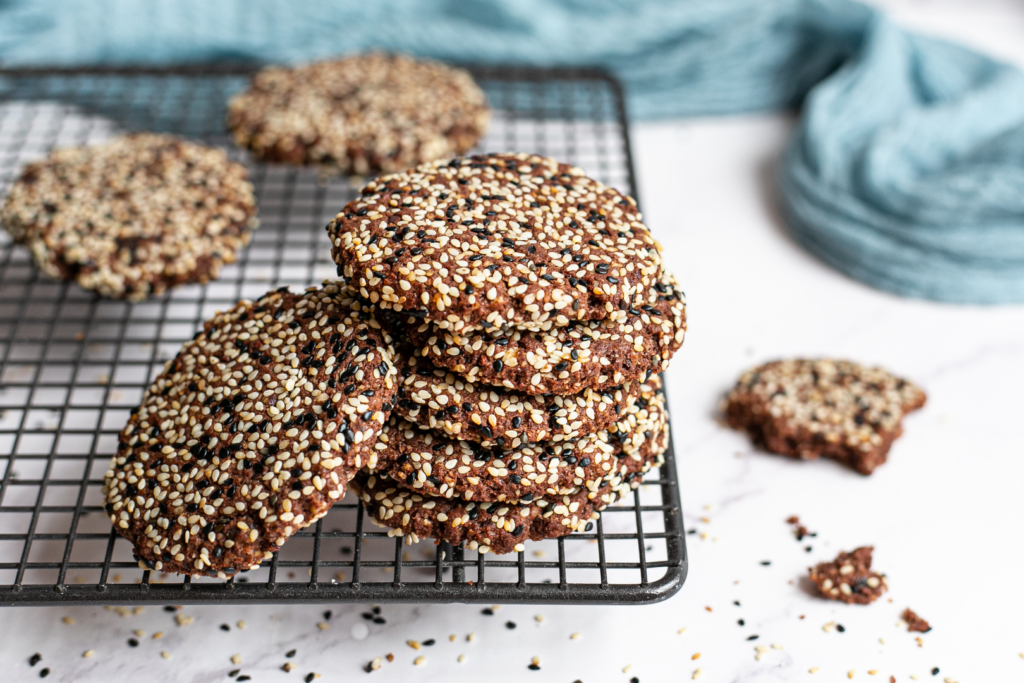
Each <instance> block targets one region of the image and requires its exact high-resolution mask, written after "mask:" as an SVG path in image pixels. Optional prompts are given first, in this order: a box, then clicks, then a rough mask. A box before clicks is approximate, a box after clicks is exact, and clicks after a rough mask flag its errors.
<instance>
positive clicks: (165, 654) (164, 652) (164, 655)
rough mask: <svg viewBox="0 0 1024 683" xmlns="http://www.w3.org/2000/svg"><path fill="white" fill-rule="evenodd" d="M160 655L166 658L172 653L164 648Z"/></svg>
mask: <svg viewBox="0 0 1024 683" xmlns="http://www.w3.org/2000/svg"><path fill="white" fill-rule="evenodd" d="M160 656H161V657H163V658H164V659H170V658H171V653H170V652H168V651H167V650H163V651H162V652H160Z"/></svg>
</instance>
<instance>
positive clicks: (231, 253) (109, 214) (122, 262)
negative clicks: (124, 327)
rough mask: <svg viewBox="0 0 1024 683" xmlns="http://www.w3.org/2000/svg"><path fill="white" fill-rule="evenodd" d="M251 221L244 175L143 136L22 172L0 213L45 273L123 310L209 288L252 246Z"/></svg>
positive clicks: (65, 154) (67, 154)
mask: <svg viewBox="0 0 1024 683" xmlns="http://www.w3.org/2000/svg"><path fill="white" fill-rule="evenodd" d="M255 216H256V204H255V200H254V199H253V192H252V185H250V184H249V181H248V172H247V171H246V169H245V167H244V166H242V165H241V164H237V163H235V162H233V161H231V160H229V159H228V157H227V154H225V153H224V151H223V150H220V149H216V148H212V147H206V146H204V145H200V144H196V143H193V142H187V141H185V140H182V139H179V138H176V137H172V136H169V135H154V134H149V133H143V134H137V135H126V136H123V137H119V138H116V139H114V140H112V141H111V142H108V143H106V144H104V145H101V146H97V147H73V148H68V149H60V150H57V151H55V152H53V153H51V154H50V156H49V157H47V158H46V159H44V160H42V161H38V162H35V163H32V164H29V165H28V166H27V167H26V168H25V169H24V171H22V173H21V176H20V177H19V178H18V180H17V181H15V183H14V185H13V187H12V188H11V192H10V194H9V195H8V197H7V201H6V203H5V204H4V207H3V210H2V212H0V220H2V221H3V225H4V228H5V229H6V230H7V232H9V233H10V234H11V236H12V237H13V238H14V240H15V241H16V242H19V243H21V244H24V245H26V246H27V247H28V248H29V250H30V251H31V252H32V257H33V259H34V260H35V262H36V265H37V266H39V269H40V270H42V271H43V272H44V273H46V274H47V275H49V276H51V277H55V278H60V279H64V280H71V281H74V282H77V283H78V284H79V285H81V286H82V287H84V288H85V289H90V290H94V291H96V292H97V293H98V294H100V295H102V296H105V297H111V298H116V299H128V300H129V301H139V300H141V299H144V298H146V297H147V296H151V295H158V294H162V293H163V292H165V291H166V290H167V289H169V288H171V287H175V286H177V285H181V284H186V283H191V282H209V281H210V280H212V279H215V278H216V277H217V276H218V274H219V273H220V269H221V266H223V265H224V264H225V263H231V262H233V261H235V259H236V258H237V255H238V251H239V250H240V249H241V248H242V247H243V246H245V245H246V244H248V243H249V238H250V236H251V232H252V229H253V228H255V227H256V225H257V223H256V218H255Z"/></svg>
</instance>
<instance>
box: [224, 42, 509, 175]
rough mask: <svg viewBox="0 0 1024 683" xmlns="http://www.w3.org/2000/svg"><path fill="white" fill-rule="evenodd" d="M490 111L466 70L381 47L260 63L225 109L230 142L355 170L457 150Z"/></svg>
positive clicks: (293, 160) (396, 166) (403, 164)
mask: <svg viewBox="0 0 1024 683" xmlns="http://www.w3.org/2000/svg"><path fill="white" fill-rule="evenodd" d="M489 119H490V110H489V109H488V107H487V98H486V97H485V96H484V93H483V91H482V90H481V89H480V88H479V87H478V86H477V84H476V83H474V82H473V78H472V76H470V75H469V73H468V72H467V71H464V70H462V69H456V68H453V67H450V66H446V65H444V64H441V63H439V62H434V61H428V60H421V59H412V58H411V57H406V56H404V55H388V54H382V53H370V54H363V55H354V56H350V57H345V58H342V59H337V60H332V61H323V62H316V63H314V64H307V65H305V66H299V67H295V68H286V67H281V66H272V67H269V68H266V69H264V70H262V71H260V72H259V73H258V74H256V75H255V76H254V77H253V79H252V84H251V87H250V89H249V90H247V91H245V92H243V93H240V94H238V95H236V96H234V97H233V98H231V100H230V102H229V103H228V113H227V123H228V128H229V129H230V130H231V133H232V135H233V136H234V139H235V142H236V143H237V144H238V145H239V146H241V147H247V148H249V149H250V150H252V152H253V153H254V154H255V155H256V157H258V158H260V159H263V160H264V161H280V162H285V163H289V164H318V165H323V166H328V167H332V168H335V169H338V170H340V171H341V172H344V173H356V174H369V173H379V172H381V171H383V172H393V171H400V170H403V169H406V168H409V167H411V166H415V165H417V164H420V163H423V162H425V161H432V160H434V159H448V158H451V157H453V156H456V155H459V154H463V153H465V152H466V151H468V150H469V149H470V148H471V147H473V145H475V144H476V142H477V140H478V139H479V138H480V136H481V135H482V134H483V132H484V129H485V128H486V127H487V122H488V120H489Z"/></svg>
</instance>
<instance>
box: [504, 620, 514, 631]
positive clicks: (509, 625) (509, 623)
mask: <svg viewBox="0 0 1024 683" xmlns="http://www.w3.org/2000/svg"><path fill="white" fill-rule="evenodd" d="M515 627H516V622H514V621H506V622H505V628H507V629H508V630H509V631H511V630H512V629H514V628H515Z"/></svg>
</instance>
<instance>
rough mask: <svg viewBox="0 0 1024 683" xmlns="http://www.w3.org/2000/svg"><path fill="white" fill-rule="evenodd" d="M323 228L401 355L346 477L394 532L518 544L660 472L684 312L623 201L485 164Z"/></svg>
mask: <svg viewBox="0 0 1024 683" xmlns="http://www.w3.org/2000/svg"><path fill="white" fill-rule="evenodd" d="M328 231H329V233H330V236H331V240H332V243H333V254H334V258H335V260H336V261H337V263H338V264H339V268H338V271H339V275H341V276H343V277H344V278H345V279H346V281H347V282H348V285H349V286H350V287H351V288H352V289H353V290H356V291H357V294H358V297H359V298H360V299H361V300H362V302H363V303H364V304H365V305H366V306H367V307H368V308H372V309H373V313H374V315H375V316H376V318H377V319H379V320H381V322H382V324H384V325H385V326H386V327H390V328H391V334H392V336H393V337H394V338H395V339H399V340H402V341H403V343H405V344H406V346H405V348H404V351H403V350H401V349H400V352H399V360H398V392H397V395H396V402H395V405H394V407H393V411H392V414H391V416H390V418H389V420H388V423H387V424H386V425H385V426H384V429H383V431H382V433H381V435H380V437H379V438H378V441H377V443H376V445H375V450H374V452H373V453H372V454H371V455H370V456H369V461H368V463H367V467H366V468H365V469H364V470H363V471H362V472H360V473H359V474H357V475H356V477H355V479H353V480H352V482H351V486H352V488H353V489H355V490H356V491H357V492H358V493H359V495H360V497H361V498H362V500H363V502H364V504H365V505H366V506H367V509H368V511H369V512H370V515H371V518H372V519H373V520H374V521H375V522H376V523H378V524H381V525H384V526H387V527H390V528H391V529H392V532H391V533H392V535H397V536H403V535H404V536H406V537H407V538H408V539H409V541H410V542H412V541H415V540H417V539H418V538H424V537H429V538H434V539H437V540H445V541H449V542H451V543H453V544H460V543H466V545H467V547H468V548H470V549H473V550H478V551H479V552H482V553H483V552H494V553H507V552H512V551H521V550H523V543H524V541H525V540H526V539H527V538H529V539H532V540H539V539H543V538H553V537H558V536H562V535H565V534H568V533H570V532H572V531H575V530H579V529H584V528H587V527H588V525H589V524H590V523H591V520H593V519H595V518H596V517H597V516H598V513H599V511H600V510H601V509H602V508H604V507H605V506H607V505H608V504H610V503H612V502H614V501H615V500H616V499H617V498H619V497H620V496H621V495H623V494H624V493H625V492H628V491H629V490H630V489H631V488H632V487H635V486H636V485H638V483H639V480H640V479H641V477H642V475H643V473H644V472H646V471H647V470H648V469H649V468H651V467H653V466H656V465H657V464H658V463H659V462H660V459H661V457H662V454H663V453H664V451H665V449H666V448H667V445H668V416H667V414H666V412H665V403H664V396H663V394H662V388H661V383H660V379H659V377H658V374H657V373H659V372H660V371H661V370H663V369H664V368H665V367H666V365H667V363H668V361H669V359H670V358H671V356H672V354H673V353H674V352H675V351H676V350H677V349H678V348H679V347H680V345H681V344H682V342H683V336H684V333H685V329H686V317H685V301H684V298H683V295H682V293H681V292H680V291H679V290H678V289H677V287H676V285H675V281H674V279H673V278H672V276H671V275H670V274H668V273H667V272H665V271H664V270H663V268H662V259H661V253H660V245H658V243H657V242H656V241H655V240H654V238H653V237H652V236H651V234H650V232H649V231H648V229H647V227H646V226H645V225H644V224H643V222H642V221H641V216H640V214H639V212H638V211H637V208H636V204H635V202H634V201H633V200H632V199H631V198H629V197H626V196H624V195H622V194H620V193H619V192H618V191H616V190H614V189H612V188H609V187H606V186H604V185H602V184H601V183H599V182H597V181H594V180H592V179H590V178H588V177H586V176H585V175H584V174H583V172H582V171H581V170H579V169H577V168H573V167H571V166H568V165H566V164H560V163H558V162H556V161H554V160H552V159H547V158H543V157H538V156H530V155H527V154H494V155H487V156H477V157H471V158H464V159H454V160H452V161H450V162H447V163H431V164H425V165H423V166H420V167H418V168H416V169H413V170H411V171H408V172H404V173H398V174H393V175H388V176H383V177H381V178H379V179H377V180H375V181H373V182H371V183H370V184H369V185H367V186H366V187H365V188H363V190H362V193H361V196H360V197H359V198H358V199H356V200H354V201H353V202H351V203H350V204H349V205H348V206H346V207H345V209H344V211H343V212H342V213H340V214H338V216H337V217H336V218H335V219H334V221H332V222H331V224H330V225H329V226H328Z"/></svg>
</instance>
